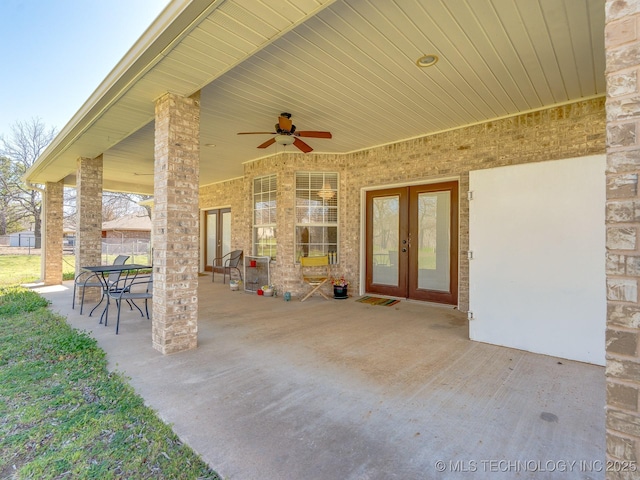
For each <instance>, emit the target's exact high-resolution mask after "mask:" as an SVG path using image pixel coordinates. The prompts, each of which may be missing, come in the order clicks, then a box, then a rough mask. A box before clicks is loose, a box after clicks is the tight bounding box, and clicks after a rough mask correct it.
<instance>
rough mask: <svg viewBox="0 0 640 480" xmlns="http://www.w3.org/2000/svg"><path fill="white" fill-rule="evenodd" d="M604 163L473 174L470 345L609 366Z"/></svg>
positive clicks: (600, 159)
mask: <svg viewBox="0 0 640 480" xmlns="http://www.w3.org/2000/svg"><path fill="white" fill-rule="evenodd" d="M604 170H605V156H604V155H598V156H590V157H582V158H573V159H567V160H556V161H550V162H540V163H532V164H524V165H516V166H509V167H500V168H492V169H487V170H477V171H472V172H470V176H469V185H470V191H471V192H472V196H473V197H472V200H471V201H470V204H469V209H470V224H469V239H470V242H469V243H470V251H471V252H472V254H473V259H472V260H471V261H470V266H469V273H470V275H469V284H470V285H469V295H470V299H469V301H470V311H471V312H472V314H473V319H472V320H471V321H470V324H469V333H470V337H471V339H472V340H477V341H481V342H487V343H492V344H497V345H504V346H507V347H513V348H518V349H522V350H528V351H531V352H536V353H543V354H548V355H553V356H558V357H563V358H568V359H573V360H579V361H583V362H589V363H595V364H598V365H604V363H605V321H606V295H605V291H606V288H605V229H604V224H605V221H604V215H605V212H604V208H603V205H604V204H605V174H604Z"/></svg>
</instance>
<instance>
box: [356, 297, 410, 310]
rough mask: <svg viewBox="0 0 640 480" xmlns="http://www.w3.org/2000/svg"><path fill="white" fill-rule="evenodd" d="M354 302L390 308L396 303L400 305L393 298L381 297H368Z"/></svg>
mask: <svg viewBox="0 0 640 480" xmlns="http://www.w3.org/2000/svg"><path fill="white" fill-rule="evenodd" d="M356 302H360V303H366V304H367V305H382V306H383V307H390V306H391V305H395V304H396V303H400V300H394V299H393V298H382V297H369V296H365V297H362V298H359V299H358V300H356Z"/></svg>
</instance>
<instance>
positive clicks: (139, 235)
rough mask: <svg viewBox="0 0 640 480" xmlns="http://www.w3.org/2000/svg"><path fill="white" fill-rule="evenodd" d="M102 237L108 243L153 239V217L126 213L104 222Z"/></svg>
mask: <svg viewBox="0 0 640 480" xmlns="http://www.w3.org/2000/svg"><path fill="white" fill-rule="evenodd" d="M102 238H103V239H104V241H105V242H107V243H127V242H134V241H145V242H149V241H150V240H151V219H150V218H149V217H148V216H147V215H144V216H142V215H135V214H134V215H125V216H124V217H120V218H116V219H114V220H110V221H108V222H103V223H102Z"/></svg>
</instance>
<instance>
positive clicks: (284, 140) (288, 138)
mask: <svg viewBox="0 0 640 480" xmlns="http://www.w3.org/2000/svg"><path fill="white" fill-rule="evenodd" d="M275 140H276V143H277V144H278V145H291V144H293V142H294V141H295V140H296V139H295V137H294V136H293V135H276V136H275Z"/></svg>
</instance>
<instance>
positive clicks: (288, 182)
mask: <svg viewBox="0 0 640 480" xmlns="http://www.w3.org/2000/svg"><path fill="white" fill-rule="evenodd" d="M604 103H605V99H604V98H597V99H592V100H586V101H582V102H578V103H573V104H569V105H563V106H559V107H555V108H551V109H547V110H542V111H536V112H531V113H526V114H522V115H518V116H514V117H510V118H506V119H503V120H496V121H492V122H487V123H483V124H480V125H475V126H470V127H465V128H460V129H456V130H451V131H448V132H444V133H440V134H436V135H431V136H428V137H423V138H419V139H414V140H410V141H407V142H401V143H397V144H392V145H387V146H384V147H379V148H373V149H371V150H367V151H363V152H358V153H353V154H348V155H314V154H307V155H304V154H299V153H285V154H279V155H274V156H272V157H269V158H264V159H261V160H258V161H255V162H252V163H249V164H247V165H246V167H245V172H244V177H243V178H242V179H237V180H233V181H230V182H226V183H225V184H215V185H210V186H207V187H204V188H202V190H201V194H200V204H201V205H231V213H232V217H233V224H232V230H233V231H232V238H233V245H234V248H236V245H237V248H242V249H243V250H244V251H245V252H250V251H251V193H252V181H253V178H255V177H256V176H262V175H268V174H274V173H275V174H276V175H277V179H278V196H277V200H278V219H277V222H278V223H277V225H278V230H277V235H278V247H277V262H276V264H274V265H273V266H272V267H273V268H272V280H273V283H274V284H275V285H276V286H277V287H278V288H279V289H280V291H291V292H292V293H299V292H300V291H301V285H300V274H299V270H298V267H297V266H295V265H294V263H293V259H294V246H293V242H294V222H295V216H294V202H295V195H294V189H295V183H294V182H295V177H294V175H295V172H296V171H302V170H306V171H326V172H338V173H339V174H340V192H339V202H340V211H339V222H340V229H339V235H340V238H339V242H340V248H339V250H340V264H339V265H338V266H337V267H336V268H335V271H336V273H344V275H345V276H346V277H347V278H349V279H350V280H351V281H352V287H350V288H352V289H353V290H352V291H354V292H355V291H357V289H358V288H359V285H358V277H359V272H360V262H361V258H360V255H361V252H360V228H361V222H362V219H361V204H360V195H361V190H362V189H364V188H371V187H381V186H388V185H399V184H407V183H415V182H422V181H424V182H433V181H434V180H438V179H449V178H458V179H459V182H460V251H461V252H462V254H461V255H460V276H459V283H460V294H459V306H460V309H461V310H466V309H467V308H468V303H469V263H468V260H467V258H466V255H464V252H466V250H468V245H469V205H468V201H467V191H468V188H469V171H471V170H477V169H483V168H492V167H500V166H505V165H515V164H519V163H528V162H539V161H545V160H558V159H562V158H572V157H581V156H586V155H594V154H604V152H605V111H604Z"/></svg>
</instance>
